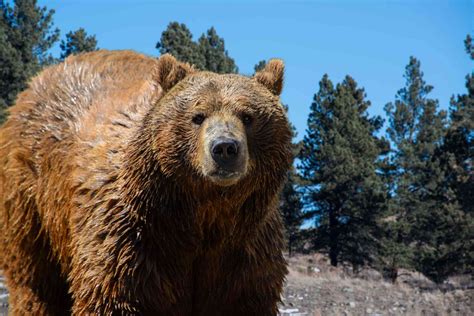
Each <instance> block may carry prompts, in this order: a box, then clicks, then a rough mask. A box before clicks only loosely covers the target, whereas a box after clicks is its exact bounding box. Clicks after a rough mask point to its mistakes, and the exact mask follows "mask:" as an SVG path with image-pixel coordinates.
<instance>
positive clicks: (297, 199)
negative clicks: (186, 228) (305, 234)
mask: <svg viewBox="0 0 474 316" xmlns="http://www.w3.org/2000/svg"><path fill="white" fill-rule="evenodd" d="M280 213H281V215H282V218H283V222H284V224H285V238H286V240H287V243H288V255H289V256H290V257H291V256H292V255H293V253H294V251H295V247H296V244H297V243H298V242H299V239H300V231H301V225H302V224H303V205H302V196H301V193H300V192H299V191H298V189H297V175H296V173H295V172H294V170H292V171H290V172H288V178H287V180H286V182H285V185H284V186H283V190H282V192H281V196H280Z"/></svg>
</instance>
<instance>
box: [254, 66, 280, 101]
mask: <svg viewBox="0 0 474 316" xmlns="http://www.w3.org/2000/svg"><path fill="white" fill-rule="evenodd" d="M284 69H285V65H284V64H283V61H282V60H281V59H271V60H270V61H269V62H268V63H267V64H266V65H265V68H263V69H262V70H260V71H258V72H257V73H255V76H254V78H255V80H257V82H259V83H261V84H262V85H264V86H265V87H267V89H268V90H270V91H271V92H272V93H273V94H274V95H280V93H281V90H282V89H283V71H284Z"/></svg>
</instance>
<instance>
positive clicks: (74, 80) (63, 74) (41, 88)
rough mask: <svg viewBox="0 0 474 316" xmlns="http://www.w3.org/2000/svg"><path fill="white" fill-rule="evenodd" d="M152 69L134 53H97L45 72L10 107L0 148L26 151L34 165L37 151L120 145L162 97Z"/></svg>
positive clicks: (152, 64)
mask: <svg viewBox="0 0 474 316" xmlns="http://www.w3.org/2000/svg"><path fill="white" fill-rule="evenodd" d="M155 66H156V59H154V58H150V57H147V56H145V55H142V54H138V53H135V52H132V51H107V50H100V51H96V52H91V53H86V54H81V55H78V56H71V57H69V58H67V59H66V61H65V62H63V63H61V64H59V65H55V66H51V67H48V68H46V69H45V70H44V71H42V72H41V73H40V74H39V75H38V76H36V77H35V78H33V79H32V81H31V83H30V85H29V88H28V89H27V90H25V91H24V92H22V93H21V94H20V95H19V96H18V99H17V101H16V104H15V105H14V106H12V107H11V108H10V116H9V119H8V121H7V122H6V123H5V125H4V126H3V127H2V128H1V129H0V143H1V145H2V146H0V148H1V147H4V150H7V151H8V152H9V153H10V154H11V153H12V152H13V151H14V150H12V149H14V148H10V147H16V148H18V149H20V148H21V149H22V151H25V150H26V151H27V152H29V153H25V155H27V156H31V157H28V158H30V159H29V160H30V161H31V163H32V164H33V165H36V166H38V165H40V164H41V163H42V162H41V161H39V160H41V157H40V156H41V155H39V153H37V150H40V149H41V150H42V151H45V152H46V153H48V152H49V151H50V150H49V149H48V147H51V146H54V147H58V146H59V147H61V146H70V144H71V143H74V145H75V147H77V148H76V150H78V151H81V147H84V146H85V147H86V149H87V147H95V146H96V145H100V143H101V141H102V140H105V139H107V140H108V142H109V143H112V144H117V142H121V141H124V140H125V139H127V136H128V135H129V134H131V133H133V130H134V128H135V127H136V126H137V125H138V122H140V120H141V118H142V117H143V115H144V114H145V112H146V111H147V109H148V108H149V107H150V106H151V105H152V104H153V103H154V102H153V101H154V100H155V99H156V98H157V97H158V96H159V94H160V93H161V88H159V87H157V86H156V84H155V82H154V79H153V76H154V73H153V70H154V68H155ZM114 138H116V139H114ZM65 140H68V142H66V141H65ZM70 149H71V148H65V150H70ZM32 167H34V166H32Z"/></svg>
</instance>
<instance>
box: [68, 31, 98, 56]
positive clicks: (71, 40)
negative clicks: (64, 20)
mask: <svg viewBox="0 0 474 316" xmlns="http://www.w3.org/2000/svg"><path fill="white" fill-rule="evenodd" d="M60 47H61V50H62V52H61V59H62V60H64V59H66V57H68V56H69V55H72V54H79V53H85V52H92V51H95V50H97V49H98V48H97V39H96V38H95V35H87V32H86V31H85V30H84V29H83V28H82V27H81V28H79V29H78V30H76V31H74V32H72V31H71V32H69V33H67V34H66V40H62V41H61V44H60Z"/></svg>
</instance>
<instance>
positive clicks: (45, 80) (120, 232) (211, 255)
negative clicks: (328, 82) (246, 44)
mask: <svg viewBox="0 0 474 316" xmlns="http://www.w3.org/2000/svg"><path fill="white" fill-rule="evenodd" d="M282 81H283V64H282V62H281V61H280V60H271V61H270V62H269V63H268V64H267V66H266V67H265V68H264V69H263V70H262V71H260V72H258V73H256V74H255V75H254V76H253V77H245V76H241V75H236V74H225V75H222V74H215V73H211V72H204V71H197V70H194V69H193V67H191V66H189V65H188V64H184V63H180V62H178V61H176V59H174V58H173V57H172V56H170V55H164V56H162V57H160V58H159V59H155V58H150V57H146V56H144V55H141V54H138V53H134V52H131V51H105V50H104V51H98V52H93V53H87V54H83V55H78V56H75V57H70V58H68V59H67V60H66V61H65V62H64V63H62V64H59V65H55V66H52V67H50V68H47V69H45V70H44V71H43V72H42V73H41V74H39V75H38V76H37V77H36V78H34V79H33V80H32V82H31V84H30V86H29V88H28V89H27V90H26V91H24V92H23V93H21V94H20V95H19V97H18V100H17V102H16V105H15V106H13V107H12V108H11V112H10V116H9V119H8V121H7V122H6V123H5V124H4V126H3V127H2V128H1V130H0V234H1V235H0V237H1V243H0V247H1V248H0V255H1V259H0V260H1V263H2V268H3V271H4V273H5V275H6V280H7V286H8V288H9V290H10V312H11V313H12V314H13V315H16V314H18V315H25V314H28V315H62V314H66V315H67V314H71V313H72V314H75V315H88V314H94V315H276V314H277V303H278V301H279V300H280V292H281V290H282V283H283V280H284V276H285V273H286V264H285V260H284V258H283V256H282V252H281V250H282V247H283V242H282V223H281V219H280V216H279V212H278V195H279V189H280V187H281V185H282V182H283V181H284V178H285V174H286V172H287V170H288V169H289V167H290V165H291V150H290V142H291V132H290V129H289V125H288V121H287V118H286V114H285V111H284V109H283V107H282V106H281V104H280V101H279V94H280V92H281V89H282Z"/></svg>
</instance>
